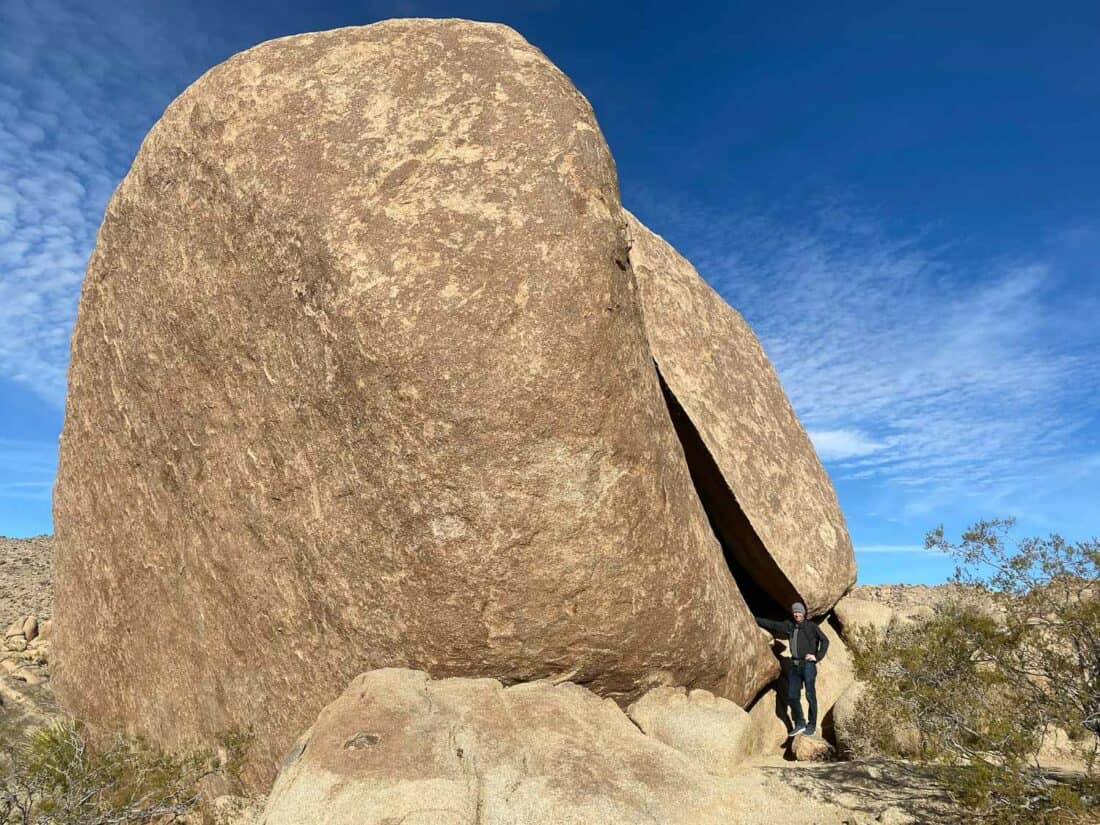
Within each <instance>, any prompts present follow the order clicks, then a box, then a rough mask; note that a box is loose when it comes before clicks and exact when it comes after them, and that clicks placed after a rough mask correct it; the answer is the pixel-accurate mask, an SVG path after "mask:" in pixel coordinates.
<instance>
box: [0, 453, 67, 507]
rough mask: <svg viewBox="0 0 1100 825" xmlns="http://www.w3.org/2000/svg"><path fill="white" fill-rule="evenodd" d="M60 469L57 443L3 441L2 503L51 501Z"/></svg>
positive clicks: (1, 458) (0, 463)
mask: <svg viewBox="0 0 1100 825" xmlns="http://www.w3.org/2000/svg"><path fill="white" fill-rule="evenodd" d="M56 470H57V445H56V444H54V443H51V442H44V441H18V440H12V439H4V438H0V502H2V501H3V500H4V499H21V500H26V499H35V500H48V499H49V498H50V493H51V491H52V489H53V479H54V473H55V472H56Z"/></svg>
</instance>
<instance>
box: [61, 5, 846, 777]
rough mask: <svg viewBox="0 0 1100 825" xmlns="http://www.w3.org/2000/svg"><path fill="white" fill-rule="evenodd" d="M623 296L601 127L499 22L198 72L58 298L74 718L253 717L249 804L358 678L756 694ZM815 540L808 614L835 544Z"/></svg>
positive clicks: (309, 40) (153, 733)
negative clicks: (63, 314)
mask: <svg viewBox="0 0 1100 825" xmlns="http://www.w3.org/2000/svg"><path fill="white" fill-rule="evenodd" d="M634 283H635V282H634V278H633V275H632V273H631V269H630V261H629V258H628V252H627V243H626V232H625V227H624V217H623V213H622V210H621V206H620V203H619V194H618V190H617V183H616V178H615V170H614V166H613V163H612V160H611V157H610V153H609V152H608V149H607V146H606V144H605V142H604V140H603V137H602V135H601V133H600V131H599V128H598V126H597V124H596V121H595V118H594V116H593V114H592V111H591V108H590V107H589V105H588V103H587V101H585V100H584V98H583V97H582V96H581V95H580V94H579V93H578V92H577V90H576V89H575V88H574V87H573V86H572V84H571V83H570V82H569V80H568V79H567V78H566V77H565V76H564V75H563V74H562V73H561V72H560V71H559V70H558V69H556V68H555V67H554V66H553V65H552V64H551V63H550V62H549V61H548V60H547V59H546V58H545V57H544V56H543V55H542V54H541V53H540V52H539V51H537V50H536V49H534V48H533V47H531V46H530V45H529V44H527V43H526V42H525V41H524V40H523V39H522V38H521V37H520V36H519V35H517V34H516V33H515V32H513V31H511V30H510V29H508V28H506V27H503V26H498V25H488V24H474V23H467V22H464V21H455V20H395V21H386V22H383V23H379V24H376V25H372V26H368V27H363V28H348V29H340V30H336V31H332V32H326V33H321V34H308V35H301V36H296V37H290V38H285V39H281V40H276V41H272V42H269V43H265V44H263V45H261V46H258V47H256V48H254V49H251V50H249V51H247V52H244V53H242V54H239V55H237V56H235V57H233V58H231V59H230V60H228V61H227V62H225V63H223V64H221V65H220V66H217V67H216V68H214V69H212V70H211V71H209V72H208V73H207V74H205V75H204V76H203V77H202V78H201V79H199V80H198V81H197V82H196V83H195V84H194V85H192V86H191V87H190V88H189V89H187V91H185V92H184V93H183V94H182V95H181V96H180V97H179V98H178V99H177V100H176V101H175V102H174V103H173V104H172V105H171V106H170V107H169V109H168V110H167V111H166V112H165V114H164V116H163V117H162V118H161V120H160V121H159V122H158V123H157V124H156V126H155V127H154V128H153V129H152V131H151V132H150V133H149V135H148V136H147V138H146V140H145V142H144V143H143V145H142V148H141V151H140V152H139V154H138V156H137V158H136V160H135V161H134V164H133V167H132V168H131V170H130V172H129V174H128V175H127V176H126V178H125V180H124V181H123V182H122V184H121V185H120V186H119V188H118V190H117V192H116V193H115V195H114V196H113V198H112V199H111V201H110V204H109V206H108V209H107V214H106V217H105V219H104V222H103V225H102V227H101V229H100V233H99V236H98V239H97V244H96V248H95V251H94V253H93V256H92V259H91V261H90V263H89V267H88V272H87V277H86V279H85V283H84V290H83V294H82V298H81V305H80V311H79V317H78V321H77V325H76V329H75V332H74V337H73V349H72V366H71V371H70V375H69V398H68V405H67V411H66V419H65V426H64V434H63V437H62V443H61V455H60V469H59V476H58V483H57V489H56V496H55V513H54V515H55V523H56V528H57V535H56V540H57V545H58V546H57V560H56V571H55V577H56V601H57V604H56V624H57V629H56V641H55V647H56V650H57V661H58V666H57V669H56V685H57V692H58V695H59V697H60V698H61V700H62V701H63V703H64V705H65V707H66V708H67V709H68V710H70V711H71V712H72V713H74V714H75V715H78V716H79V717H81V718H83V719H85V720H87V721H88V722H90V723H91V724H92V725H93V726H100V727H107V726H111V727H123V728H126V729H128V730H129V731H130V732H131V733H138V734H143V735H145V736H146V737H148V738H150V739H151V740H152V741H154V742H157V743H159V744H162V745H166V746H169V747H174V746H184V745H187V746H191V745H195V744H208V743H209V742H210V741H211V739H212V737H213V736H214V735H215V733H217V732H218V731H221V730H225V729H230V728H243V727H246V726H248V725H252V726H253V727H254V730H255V734H256V750H255V753H256V754H257V756H258V757H259V758H260V760H261V763H260V764H261V767H260V768H259V769H258V773H257V775H256V776H255V777H254V778H253V780H254V781H255V782H256V783H257V784H260V783H262V782H263V781H264V780H265V779H269V778H270V776H271V775H272V774H273V773H274V770H275V764H276V758H277V754H279V753H281V752H282V751H283V750H285V748H286V746H287V745H288V744H289V743H290V741H291V740H292V738H293V737H294V736H295V735H297V733H298V732H299V731H301V730H302V729H303V728H305V727H306V725H307V724H308V723H309V722H310V720H312V719H313V718H314V716H315V715H316V713H317V711H318V709H319V708H320V707H321V706H322V705H323V704H324V703H325V702H326V701H329V700H330V699H331V698H332V697H334V696H336V695H337V694H338V693H339V691H340V690H341V689H342V688H343V687H344V686H345V685H346V684H347V683H348V681H349V680H350V679H351V678H352V677H353V676H354V675H355V674H357V673H359V672H361V671H363V670H366V669H370V668H375V667H380V666H415V667H418V668H423V669H425V670H427V671H429V672H431V673H432V674H433V675H455V674H464V675H485V674H492V675H493V676H495V677H497V678H500V679H502V680H504V681H505V682H513V681H526V680H531V679H535V678H539V677H552V678H557V679H572V680H576V681H580V682H583V683H585V684H587V685H590V686H591V687H592V688H593V689H594V690H596V691H598V692H599V693H601V694H602V695H605V696H611V697H615V698H618V699H620V700H623V701H626V700H628V699H629V698H631V697H633V696H635V695H637V694H639V693H640V692H641V691H642V690H643V689H644V688H646V687H647V686H650V685H653V684H662V683H664V684H669V683H672V684H683V685H688V686H696V687H703V688H708V689H713V690H715V691H716V692H718V693H721V694H723V695H726V696H729V697H730V698H732V699H733V700H735V701H738V702H745V701H747V700H748V699H749V698H750V697H751V696H752V695H753V694H754V693H755V692H756V691H757V690H758V689H760V688H761V687H762V686H763V685H764V684H765V683H766V682H767V681H768V680H769V679H770V678H771V676H772V675H773V673H774V668H775V664H774V661H773V660H772V658H771V656H770V654H768V652H767V649H766V646H765V645H764V644H762V643H761V641H760V639H759V636H758V635H757V634H756V632H755V628H754V627H753V623H752V620H751V618H750V616H749V614H748V611H747V610H746V607H745V604H744V602H743V600H742V598H741V596H740V595H739V594H738V592H737V588H736V585H735V582H734V580H733V578H732V577H731V575H730V573H729V571H728V569H727V567H726V565H725V562H724V559H723V555H722V550H721V548H720V546H719V544H718V543H717V542H716V540H715V538H714V536H713V534H712V533H711V531H710V528H709V526H708V523H707V518H706V514H705V512H704V510H703V509H702V506H701V505H700V503H699V500H698V498H697V497H696V495H695V493H694V490H693V486H692V481H691V478H690V474H689V470H688V467H687V465H686V463H685V460H684V453H683V450H682V448H681V447H680V445H679V443H678V442H677V438H676V433H675V431H674V429H673V427H672V425H671V424H670V422H669V418H668V413H667V410H666V408H665V404H664V401H663V399H662V393H661V389H660V385H659V382H658V377H657V374H656V371H655V370H654V368H653V364H652V360H651V356H650V352H649V347H648V345H647V342H646V338H645V332H644V327H643V324H642V319H641V310H640V305H639V302H638V297H637V293H636V289H635V286H634ZM656 340H658V341H660V340H662V339H660V338H659V337H657V338H656ZM757 351H758V350H753V352H757ZM739 357H741V356H739ZM753 357H755V356H753ZM760 357H761V358H762V356H760ZM754 368H755V367H754ZM668 369H669V371H670V375H673V374H675V369H674V367H673V366H672V364H671V362H670V365H669V367H668ZM768 374H769V375H770V373H768ZM675 380H676V381H679V379H675ZM753 380H754V381H756V380H758V379H756V378H754V379H753ZM685 397H686V395H685ZM719 402H721V399H717V400H716V403H719ZM783 432H785V431H780V434H782V433H783ZM722 437H723V438H724V437H725V436H722ZM794 460H796V461H802V462H803V463H805V461H804V459H803V458H802V457H799V456H798V455H796V456H795V458H794ZM799 472H800V473H801V472H803V471H801V470H800V471H799ZM799 477H801V476H799ZM748 492H749V491H748V489H747V488H746V491H744V492H743V493H742V492H741V491H739V495H742V494H744V495H746V499H745V501H746V506H747V507H751V501H752V499H751V495H748ZM777 506H786V505H784V504H783V502H780V505H777ZM749 512H755V511H753V510H751V509H750V510H749ZM824 524H825V522H822V524H821V525H818V524H816V523H815V524H813V530H814V531H815V536H818V537H819V538H820V539H821V541H822V542H826V540H827V541H828V546H830V547H832V548H834V550H832V551H830V553H829V554H825V555H822V556H821V557H820V560H816V561H815V559H816V558H817V557H807V560H806V561H807V563H808V564H810V565H811V566H815V565H816V567H814V569H816V570H818V572H820V574H821V576H822V577H823V578H825V579H826V580H827V581H828V582H829V585H828V587H826V588H824V589H823V592H822V593H821V594H817V595H814V598H815V599H816V600H817V601H816V602H814V603H815V604H816V603H821V602H822V600H824V599H825V598H826V595H825V594H827V593H831V592H832V591H833V590H835V588H836V587H838V586H839V579H838V578H837V576H836V575H835V574H834V573H833V572H832V568H831V567H829V566H828V565H830V564H831V563H832V562H831V559H833V557H834V554H836V555H837V557H838V558H839V557H842V556H843V554H842V553H841V552H840V550H839V549H835V548H842V547H844V546H846V545H845V541H846V539H845V537H844V536H843V534H842V531H841V527H842V525H836V524H834V525H833V528H832V532H831V533H828V532H827V531H826V529H825V526H824ZM784 530H786V528H784ZM779 535H780V536H782V535H785V533H783V532H782V531H781V532H780V534H779ZM791 547H792V548H794V549H791V548H788V547H787V546H786V545H784V544H783V543H782V541H780V540H778V539H777V552H778V553H779V554H780V557H782V558H787V557H789V556H790V555H791V553H792V552H795V551H796V550H797V548H795V547H794V546H793V545H792V546H791ZM792 575H793V573H792ZM840 578H843V576H841V577H840ZM796 579H797V577H796ZM798 583H799V587H800V588H801V587H802V586H803V585H802V584H801V580H800V579H799V580H798ZM805 587H807V588H809V585H805ZM800 592H802V591H801V590H800ZM815 593H816V591H813V590H812V589H807V590H806V591H805V592H804V593H803V595H804V597H807V598H809V596H810V595H811V594H815ZM318 650H323V651H325V655H324V656H316V655H314V652H315V651H318ZM107 662H110V665H109V666H107V665H105V663H107Z"/></svg>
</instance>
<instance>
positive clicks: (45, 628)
mask: <svg viewBox="0 0 1100 825" xmlns="http://www.w3.org/2000/svg"><path fill="white" fill-rule="evenodd" d="M52 634H53V619H46V621H44V622H42V624H40V625H39V626H38V638H39V640H40V641H43V642H46V641H48V640H49V638H50V636H51V635H52Z"/></svg>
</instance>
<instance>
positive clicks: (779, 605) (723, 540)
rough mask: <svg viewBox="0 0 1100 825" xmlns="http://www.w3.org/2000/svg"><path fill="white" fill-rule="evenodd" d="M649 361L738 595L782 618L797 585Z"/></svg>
mask: <svg viewBox="0 0 1100 825" xmlns="http://www.w3.org/2000/svg"><path fill="white" fill-rule="evenodd" d="M654 367H656V369H657V378H658V380H659V381H660V382H661V392H662V393H663V394H664V398H665V405H666V406H667V407H668V414H669V417H670V418H671V419H672V425H673V427H674V428H675V429H676V436H677V438H679V439H680V445H681V446H682V447H683V450H684V457H685V458H686V459H687V465H688V470H689V471H690V472H691V480H692V483H693V484H694V485H695V492H696V495H698V497H699V501H700V502H701V503H702V505H703V510H704V511H705V512H706V514H707V519H708V520H709V521H710V526H711V530H712V531H713V532H714V535H715V537H716V538H717V539H718V543H719V544H720V545H721V546H722V553H723V555H724V556H725V559H726V566H727V567H728V568H729V571H730V573H731V574H732V576H733V580H734V581H735V582H736V584H737V588H738V590H740V591H741V596H742V598H744V600H745V602H746V603H747V604H748V606H749V610H751V611H752V613H753V614H754V615H756V616H767V617H769V618H786V617H787V616H788V615H789V611H790V605H791V604H793V603H794V602H796V601H801V599H800V598H799V595H798V591H797V590H795V588H794V585H792V584H791V582H790V580H789V579H788V578H787V577H786V575H784V573H783V571H782V570H781V569H780V568H779V565H778V564H776V563H775V560H774V559H772V557H771V554H770V553H769V552H768V549H767V548H766V547H765V546H764V543H763V542H762V541H761V540H760V537H759V536H758V535H757V534H756V531H755V530H754V529H753V527H752V524H751V523H750V522H749V519H748V516H746V515H745V511H744V510H742V509H741V505H740V504H739V503H738V501H737V497H736V496H735V495H734V493H733V491H732V490H731V489H730V487H729V484H727V483H726V479H725V477H724V476H723V475H722V471H721V469H719V467H718V464H717V463H716V462H715V460H714V456H712V455H711V452H710V450H709V449H708V448H707V445H706V444H705V443H704V441H703V438H702V436H701V435H700V434H699V431H698V430H697V429H696V427H695V424H694V422H692V420H691V417H690V416H689V415H688V414H687V411H686V410H684V408H683V406H682V405H681V404H680V402H679V400H678V399H677V398H676V394H675V393H673V392H672V390H671V389H670V388H669V386H668V383H667V382H666V381H665V378H664V376H663V375H662V374H661V368H660V366H659V365H658V364H657V362H656V361H654Z"/></svg>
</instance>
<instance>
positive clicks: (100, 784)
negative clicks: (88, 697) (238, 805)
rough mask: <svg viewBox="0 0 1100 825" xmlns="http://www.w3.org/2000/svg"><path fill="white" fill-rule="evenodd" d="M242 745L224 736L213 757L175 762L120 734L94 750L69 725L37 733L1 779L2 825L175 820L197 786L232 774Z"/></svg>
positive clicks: (190, 804) (194, 798) (193, 799)
mask: <svg viewBox="0 0 1100 825" xmlns="http://www.w3.org/2000/svg"><path fill="white" fill-rule="evenodd" d="M248 741H249V737H248V736H247V735H240V734H235V735H232V736H227V737H225V738H224V741H223V747H222V748H221V750H222V756H221V758H220V759H219V758H217V757H215V756H214V755H213V754H212V753H210V752H205V751H204V752H200V753H192V754H187V755H184V756H173V755H170V754H166V753H164V752H162V751H159V750H157V749H155V748H152V747H149V746H148V745H146V744H144V743H142V742H141V741H138V740H129V739H126V738H124V737H121V736H116V737H114V738H112V739H111V740H110V741H109V742H107V743H106V744H105V745H104V746H102V747H99V748H95V749H93V748H91V747H89V746H88V744H87V741H86V737H85V736H84V734H83V731H82V729H81V727H80V725H79V724H77V723H74V722H71V721H60V722H56V723H54V724H52V725H50V726H48V727H43V728H38V729H36V730H34V731H31V732H30V733H28V734H27V736H26V737H25V739H24V740H23V742H22V743H21V744H20V746H19V747H18V748H17V749H16V750H15V751H14V752H13V753H12V754H11V755H10V757H9V759H8V760H7V764H6V765H5V766H4V772H3V775H2V776H0V825H9V824H10V825H14V824H15V823H18V825H31V823H34V825H115V824H116V823H118V824H121V823H170V822H176V821H178V820H179V819H180V817H182V816H183V815H184V814H186V813H187V812H189V811H191V810H193V809H194V808H195V806H196V805H197V803H198V802H199V798H200V790H199V789H200V783H201V782H202V780H204V779H205V778H207V777H210V776H212V775H214V774H221V775H230V776H232V773H233V771H234V770H236V767H237V766H239V765H240V764H241V762H242V760H243V756H244V749H245V748H246V747H247V744H248Z"/></svg>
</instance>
